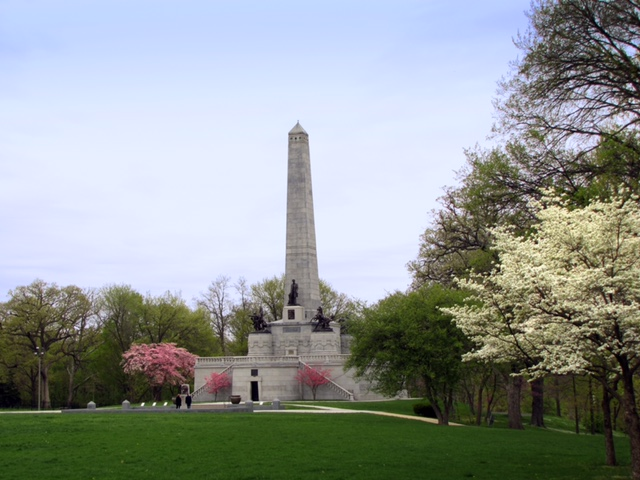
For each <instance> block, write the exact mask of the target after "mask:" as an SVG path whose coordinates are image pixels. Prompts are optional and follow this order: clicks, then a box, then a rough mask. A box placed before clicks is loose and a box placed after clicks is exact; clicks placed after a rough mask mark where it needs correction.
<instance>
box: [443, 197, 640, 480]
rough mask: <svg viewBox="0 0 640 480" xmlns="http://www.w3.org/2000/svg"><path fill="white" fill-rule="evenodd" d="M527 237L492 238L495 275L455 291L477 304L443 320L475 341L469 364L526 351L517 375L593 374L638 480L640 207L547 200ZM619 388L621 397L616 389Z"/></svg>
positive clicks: (620, 201) (500, 232) (499, 233)
mask: <svg viewBox="0 0 640 480" xmlns="http://www.w3.org/2000/svg"><path fill="white" fill-rule="evenodd" d="M546 202H547V205H546V206H544V205H539V206H538V212H537V215H538V219H539V221H540V224H539V225H538V227H537V229H536V231H535V232H534V233H532V234H531V235H530V236H528V237H526V238H522V237H517V236H515V235H512V234H511V233H510V232H509V231H508V230H507V229H497V230H496V231H495V232H494V233H495V236H496V243H495V246H496V249H497V250H498V252H499V255H500V266H499V267H497V268H496V269H495V270H494V271H493V272H492V273H491V274H489V275H488V276H486V277H475V278H471V279H470V280H468V281H464V282H461V283H463V286H464V287H465V288H466V289H469V290H471V291H472V292H473V293H474V295H475V298H476V299H477V300H480V305H471V304H469V305H465V306H460V307H452V308H450V309H447V312H449V313H451V314H452V315H453V316H454V319H455V321H456V323H457V325H458V326H459V327H460V328H461V329H462V330H463V331H464V332H465V333H466V334H467V335H468V336H469V337H471V338H472V339H473V340H474V341H475V342H476V346H477V347H476V348H475V350H474V351H473V352H472V353H471V354H470V356H471V357H475V358H492V359H495V358H499V357H500V356H501V355H504V356H506V357H509V356H510V355H511V354H512V353H513V351H526V352H528V354H529V355H530V356H531V357H535V358H536V362H535V363H534V364H532V365H530V366H529V367H527V368H525V369H523V371H522V372H521V373H528V374H531V375H533V376H540V375H543V374H545V373H548V372H550V373H556V374H590V375H592V376H593V377H594V378H596V379H598V380H600V381H601V382H602V384H603V387H604V388H605V389H607V391H608V393H609V394H610V395H611V396H612V397H614V398H617V399H618V401H619V402H620V404H621V405H622V408H623V410H624V419H625V423H626V426H627V429H628V432H629V438H630V441H631V458H632V470H633V478H634V479H636V480H638V479H640V418H639V416H638V408H637V402H636V392H635V387H634V381H633V380H634V376H635V375H636V374H637V373H638V370H639V369H640V208H639V206H638V199H631V200H629V199H626V200H625V199H624V198H620V197H614V198H612V199H611V200H609V201H606V202H605V201H596V202H593V203H592V204H591V205H589V206H587V207H585V208H583V209H572V208H569V206H568V205H566V204H563V203H562V202H560V201H558V200H552V199H547V201H546ZM618 384H619V385H621V387H622V388H621V389H620V390H619V389H618V388H616V387H615V385H618Z"/></svg>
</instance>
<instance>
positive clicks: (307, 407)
mask: <svg viewBox="0 0 640 480" xmlns="http://www.w3.org/2000/svg"><path fill="white" fill-rule="evenodd" d="M287 405H291V406H293V407H304V408H302V409H296V410H255V411H254V413H267V412H269V413H337V414H339V413H368V414H370V415H380V416H383V417H396V418H404V419H407V420H416V421H418V422H425V423H433V424H436V425H437V424H438V420H437V419H435V418H426V417H419V416H417V415H403V414H401V413H390V412H379V411H376V410H351V409H350V408H336V407H324V406H322V407H321V406H314V405H301V404H296V403H289V404H287ZM449 425H450V426H452V427H462V426H463V425H461V424H459V423H449Z"/></svg>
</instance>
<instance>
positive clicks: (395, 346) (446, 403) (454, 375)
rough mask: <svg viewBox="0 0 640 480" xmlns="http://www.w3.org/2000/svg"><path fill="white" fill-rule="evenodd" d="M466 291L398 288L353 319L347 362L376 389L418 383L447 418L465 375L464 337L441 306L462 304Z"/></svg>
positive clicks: (443, 420) (394, 390) (390, 390)
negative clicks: (401, 289)
mask: <svg viewBox="0 0 640 480" xmlns="http://www.w3.org/2000/svg"><path fill="white" fill-rule="evenodd" d="M464 297H465V294H464V293H463V292H462V291H460V290H454V289H445V288H442V287H440V286H437V285H434V286H425V287H423V288H420V289H418V290H415V291H413V292H410V293H407V294H404V293H400V292H397V293H394V294H392V295H390V296H388V297H387V298H385V299H383V300H381V301H380V302H378V303H377V304H376V305H374V306H373V307H371V308H367V309H365V310H364V312H363V317H362V318H361V319H357V320H355V321H353V322H352V323H351V324H350V327H349V332H350V334H351V335H352V336H353V341H352V344H351V357H350V358H349V360H348V362H347V366H348V367H353V368H354V369H355V371H356V375H357V376H358V377H361V378H365V379H367V380H369V381H371V382H372V383H373V384H374V385H375V387H374V388H375V389H376V390H377V391H379V392H381V393H383V394H386V395H390V396H391V395H396V394H398V393H399V392H401V391H403V390H405V389H408V388H409V387H413V388H418V389H419V390H420V391H421V392H422V393H423V394H424V396H425V397H426V398H427V399H428V400H429V401H430V402H431V404H432V406H433V408H434V410H435V412H436V415H437V417H438V422H439V423H441V424H445V425H446V424H448V423H449V417H450V415H451V412H452V409H453V399H454V392H455V390H456V387H457V385H458V382H459V381H460V378H461V375H462V369H463V366H462V359H461V357H462V354H463V353H464V352H465V337H464V335H463V334H462V332H461V331H460V330H459V329H458V328H457V327H456V326H455V325H454V324H453V322H452V321H451V316H450V315H448V314H444V313H442V311H441V310H440V308H442V307H447V306H452V305H456V304H459V303H460V302H462V301H463V299H464Z"/></svg>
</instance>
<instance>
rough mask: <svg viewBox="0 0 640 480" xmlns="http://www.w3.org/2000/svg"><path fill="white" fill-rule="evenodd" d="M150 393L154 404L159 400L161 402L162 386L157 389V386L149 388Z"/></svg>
mask: <svg viewBox="0 0 640 480" xmlns="http://www.w3.org/2000/svg"><path fill="white" fill-rule="evenodd" d="M151 393H152V394H153V399H154V400H155V401H156V402H159V401H160V400H162V385H161V386H159V387H158V386H153V387H151ZM178 393H180V392H178Z"/></svg>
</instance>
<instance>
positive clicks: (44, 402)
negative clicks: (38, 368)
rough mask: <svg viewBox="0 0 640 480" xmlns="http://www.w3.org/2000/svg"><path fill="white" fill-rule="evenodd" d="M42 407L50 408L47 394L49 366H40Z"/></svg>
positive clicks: (49, 398)
mask: <svg viewBox="0 0 640 480" xmlns="http://www.w3.org/2000/svg"><path fill="white" fill-rule="evenodd" d="M42 409H43V410H50V409H51V396H50V395H49V368H48V367H45V366H44V365H43V366H42Z"/></svg>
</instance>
